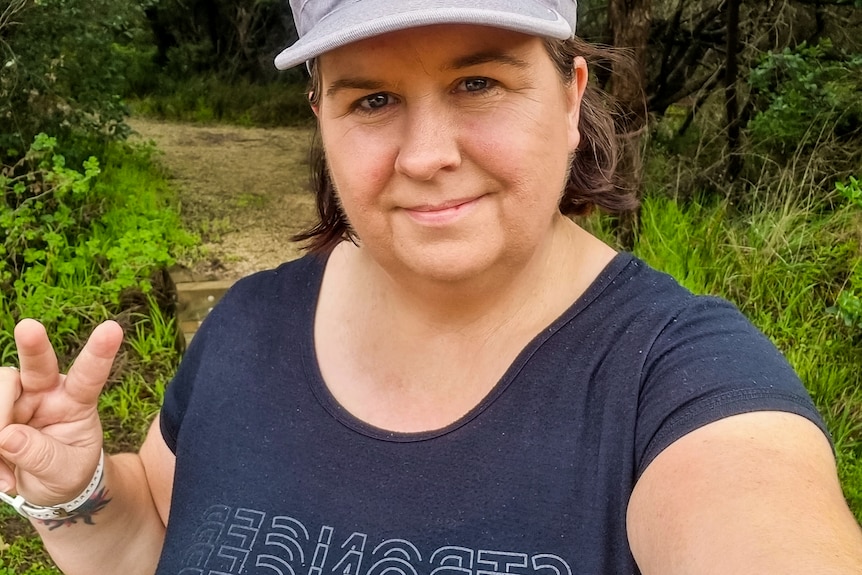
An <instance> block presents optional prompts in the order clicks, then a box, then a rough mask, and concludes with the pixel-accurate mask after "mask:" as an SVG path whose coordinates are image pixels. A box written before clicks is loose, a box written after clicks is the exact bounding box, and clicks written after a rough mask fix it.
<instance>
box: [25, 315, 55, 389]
mask: <svg viewBox="0 0 862 575" xmlns="http://www.w3.org/2000/svg"><path fill="white" fill-rule="evenodd" d="M15 345H16V346H17V347H18V363H19V365H20V368H21V384H22V385H23V387H24V389H25V390H27V391H43V390H46V389H50V388H51V387H53V386H55V385H57V384H58V383H59V381H60V370H59V367H58V366H57V354H55V353H54V348H53V347H52V346H51V341H50V340H49V339H48V333H47V332H46V331H45V327H44V326H43V325H42V324H41V323H39V322H38V321H36V320H35V319H22V320H21V321H20V322H19V323H18V325H16V326H15Z"/></svg>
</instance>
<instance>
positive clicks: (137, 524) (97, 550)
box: [32, 454, 165, 575]
mask: <svg viewBox="0 0 862 575" xmlns="http://www.w3.org/2000/svg"><path fill="white" fill-rule="evenodd" d="M90 503H91V505H92V506H93V507H94V508H96V510H95V511H94V512H92V513H89V512H88V513H84V514H81V515H76V516H74V517H69V518H65V519H58V520H50V521H41V520H36V519H34V520H32V522H33V524H34V526H35V527H36V530H37V531H38V532H39V534H40V536H41V537H42V540H43V541H44V543H45V548H46V549H47V550H48V553H50V555H51V557H52V558H53V559H54V561H55V562H56V563H57V565H58V566H59V567H60V569H61V570H62V571H63V573H65V574H66V575H91V574H92V573H123V574H124V575H144V574H152V573H154V572H155V570H156V564H157V562H158V558H159V554H160V552H161V549H162V544H163V543H164V536H165V525H164V523H163V522H162V520H161V519H160V517H159V515H158V513H157V511H156V506H155V504H154V503H153V498H152V496H151V494H150V489H149V486H148V483H147V478H146V474H145V472H144V466H143V464H142V462H141V459H140V457H139V456H138V455H136V454H122V455H115V456H111V457H106V458H105V472H104V478H103V480H102V485H101V489H100V490H99V491H97V493H96V494H94V496H93V497H92V498H91V500H90Z"/></svg>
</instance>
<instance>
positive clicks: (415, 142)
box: [395, 102, 461, 181]
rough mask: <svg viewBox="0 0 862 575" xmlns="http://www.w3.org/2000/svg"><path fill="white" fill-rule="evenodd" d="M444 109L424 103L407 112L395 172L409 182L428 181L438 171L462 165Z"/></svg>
mask: <svg viewBox="0 0 862 575" xmlns="http://www.w3.org/2000/svg"><path fill="white" fill-rule="evenodd" d="M442 108H445V106H441V105H440V104H435V103H431V102H425V103H422V104H419V105H416V106H413V107H412V109H409V110H407V112H406V118H405V122H404V131H403V134H402V137H401V145H400V146H399V148H398V156H397V157H396V159H395V170H396V171H397V172H399V173H401V174H403V175H405V176H407V177H409V178H411V179H414V180H420V181H428V180H431V179H432V178H433V177H434V176H435V175H436V174H437V173H438V172H439V171H440V170H451V169H453V168H457V167H458V166H459V165H460V164H461V151H460V149H459V146H458V138H457V129H456V127H455V122H454V121H453V119H452V118H451V117H449V114H447V113H446V110H445V109H442Z"/></svg>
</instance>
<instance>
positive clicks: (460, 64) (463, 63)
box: [443, 50, 530, 70]
mask: <svg viewBox="0 0 862 575" xmlns="http://www.w3.org/2000/svg"><path fill="white" fill-rule="evenodd" d="M481 64H504V65H507V66H512V67H513V68H518V69H520V70H526V69H528V68H529V67H530V65H529V64H528V63H527V62H526V61H524V60H521V59H520V58H516V57H515V56H512V55H511V54H508V53H506V52H501V51H499V50H488V51H485V52H476V53H475V54H468V55H466V56H461V57H460V58H456V59H455V60H453V61H452V63H451V64H448V65H447V66H444V68H443V69H444V70H460V69H462V68H469V67H470V66H479V65H481Z"/></svg>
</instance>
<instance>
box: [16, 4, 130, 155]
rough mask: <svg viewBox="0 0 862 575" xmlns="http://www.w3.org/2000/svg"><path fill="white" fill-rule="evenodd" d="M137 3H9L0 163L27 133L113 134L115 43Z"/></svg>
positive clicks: (119, 64)
mask: <svg viewBox="0 0 862 575" xmlns="http://www.w3.org/2000/svg"><path fill="white" fill-rule="evenodd" d="M144 4H146V2H144V3H139V2H114V1H113V0H10V1H9V2H8V8H5V9H4V17H3V18H2V19H0V66H2V73H0V160H2V161H10V160H13V159H17V157H18V155H17V153H16V152H23V150H25V149H26V148H27V146H28V145H29V143H30V142H31V141H32V139H33V137H34V136H35V135H36V134H38V133H40V132H46V133H50V134H54V135H55V136H57V137H58V138H59V139H61V140H62V141H65V140H67V139H68V138H69V137H71V135H72V134H74V133H76V132H83V133H87V134H90V135H91V136H97V137H99V138H103V139H105V138H107V139H110V138H118V137H119V138H121V137H123V136H125V135H126V133H127V130H128V129H127V127H126V126H125V124H124V122H123V120H124V116H125V114H126V108H125V106H124V104H123V102H122V99H121V94H122V93H123V89H124V87H125V78H124V74H125V71H126V68H127V65H128V59H127V58H126V53H125V52H124V51H123V50H122V49H121V48H120V46H121V45H122V44H124V43H128V42H130V41H131V40H132V39H133V38H134V37H135V35H136V34H138V33H139V32H138V30H140V26H141V24H142V19H143V12H142V6H143V5H144Z"/></svg>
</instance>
